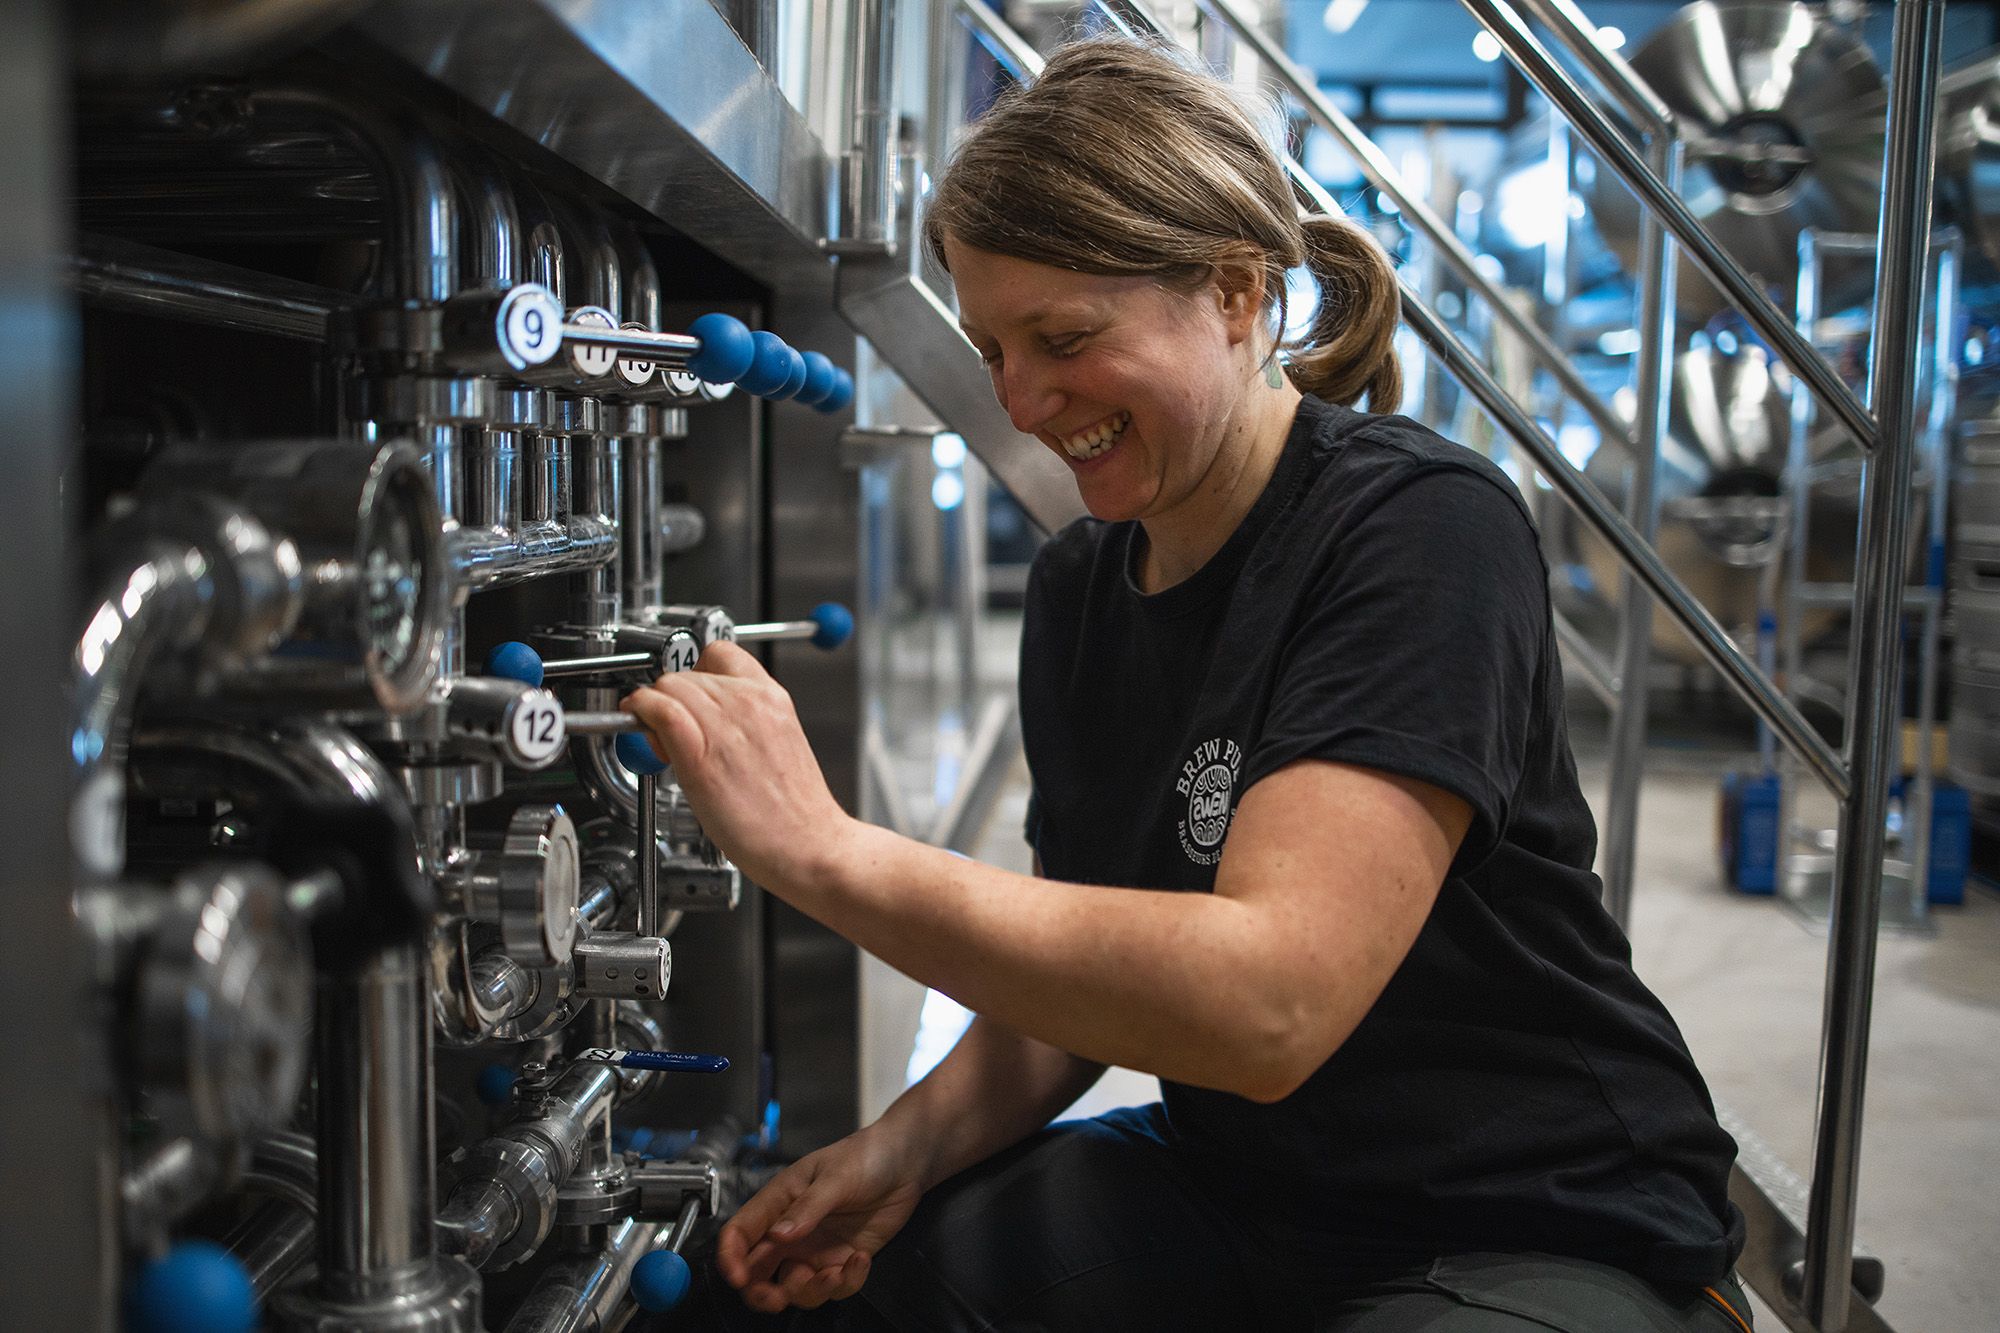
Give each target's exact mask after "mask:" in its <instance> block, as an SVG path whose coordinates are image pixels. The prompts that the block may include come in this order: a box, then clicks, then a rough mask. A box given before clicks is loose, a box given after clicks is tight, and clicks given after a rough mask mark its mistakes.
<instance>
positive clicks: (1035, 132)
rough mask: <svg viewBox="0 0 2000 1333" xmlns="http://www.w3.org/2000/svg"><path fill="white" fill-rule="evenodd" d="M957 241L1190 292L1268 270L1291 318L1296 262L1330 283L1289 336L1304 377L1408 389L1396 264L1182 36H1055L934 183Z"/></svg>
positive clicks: (1360, 387) (1303, 380)
mask: <svg viewBox="0 0 2000 1333" xmlns="http://www.w3.org/2000/svg"><path fill="white" fill-rule="evenodd" d="M924 236H925V242H926V244H927V245H928V246H929V248H930V251H931V253H932V255H933V256H934V257H935V258H936V259H937V261H938V263H939V264H940V265H945V266H946V267H947V269H948V268H949V265H946V264H945V255H944V239H945V237H946V236H950V237H952V238H954V239H955V240H957V241H959V242H960V243H961V244H964V245H968V246H971V247H972V248H974V249H977V250H985V251H988V252H990V253H992V254H998V255H1007V256H1010V257H1012V258H1016V259H1026V260H1031V261H1033V262H1035V263H1040V264H1049V265H1052V266H1054V267H1057V268H1066V269H1070V270H1073V271H1075V272H1078V273H1095V274H1106V275H1117V276H1127V277H1130V276H1148V277H1153V278H1156V279H1158V280H1159V281H1160V282H1162V283H1163V284H1166V285H1169V286H1173V287H1177V288H1183V289H1189V288H1193V287H1197V286H1199V285H1200V284H1201V283H1203V282H1206V281H1207V280H1208V279H1209V278H1211V277H1212V276H1214V275H1215V274H1216V273H1217V272H1218V271H1219V270H1226V269H1230V268H1235V269H1238V270H1243V269H1249V270H1253V271H1255V272H1258V273H1260V274H1261V275H1262V278H1263V283H1264V300H1265V309H1266V311H1267V312H1270V311H1275V312H1276V313H1277V316H1278V323H1279V325H1280V327H1282V323H1283V318H1284V311H1285V274H1286V272H1287V270H1289V269H1292V268H1294V267H1297V266H1298V265H1300V264H1304V265H1305V266H1306V268H1307V270H1308V271H1309V272H1310V273H1311V274H1312V276H1313V277H1314V278H1315V279H1316V280H1317V281H1318V283H1319V293H1320V295H1319V303H1318V305H1317V307H1316V308H1315V309H1314V311H1313V317H1312V322H1311V324H1310V326H1309V327H1308V329H1307V331H1306V333H1305V336H1304V337H1303V338H1301V339H1299V340H1297V341H1296V342H1294V343H1291V344H1288V345H1287V346H1286V353H1287V356H1286V361H1287V370H1288V371H1289V373H1290V375H1291V377H1292V381H1293V383H1295V384H1297V385H1298V387H1299V389H1300V390H1301V391H1302V392H1305V393H1309V394H1312V395H1314V396H1316V397H1319V398H1324V399H1326V400H1327V401H1329V402H1334V403H1339V404H1340V405H1342V406H1351V405H1353V404H1354V403H1357V402H1359V401H1360V399H1361V398H1362V396H1363V395H1364V394H1365V395H1366V396H1367V398H1368V404H1369V406H1370V407H1372V408H1374V409H1376V410H1377V411H1393V410H1394V409H1395V407H1396V404H1397V403H1398V402H1399V401H1400V399H1401V397H1402V384H1403V376H1402V370H1401V368H1400V367H1399V366H1398V365H1397V363H1396V354H1395V347H1394V338H1395V332H1396V322H1397V320H1398V318H1400V315H1401V309H1402V305H1401V300H1400V297H1399V294H1398V291H1397V287H1396V273H1395V269H1394V268H1393V267H1392V266H1391V265H1390V262H1389V257H1388V256H1387V255H1386V254H1384V253H1383V251H1382V247H1381V246H1379V245H1377V244H1376V243H1375V239H1374V238H1373V237H1372V236H1370V235H1369V234H1368V233H1367V232H1366V231H1364V230H1362V229H1361V228H1360V227H1358V226H1356V225H1355V224H1354V223H1352V222H1349V221H1348V220H1347V219H1345V218H1340V217H1330V216H1326V215H1315V216H1312V217H1306V218H1301V217H1300V216H1299V213H1298V208H1297V205H1296V204H1295V202H1294V200H1293V195H1292V189H1291V183H1290V181H1289V180H1288V179H1287V177H1286V175H1285V170H1284V168H1283V166H1282V165H1280V163H1279V161H1278V157H1277V154H1276V153H1274V152H1273V151H1272V149H1271V147H1270V145H1269V144H1268V143H1267V142H1266V141H1265V139H1264V136H1263V135H1262V134H1261V133H1259V131H1258V128H1257V124H1256V121H1255V119H1254V118H1253V117H1252V116H1251V114H1250V113H1249V111H1248V110H1246V108H1245V107H1244V106H1243V105H1242V104H1241V103H1240V102H1239V101H1238V100H1237V98H1236V96H1235V94H1233V93H1232V92H1231V91H1230V90H1229V89H1228V88H1226V87H1224V86H1223V85H1222V84H1221V83H1219V82H1217V81H1216V80H1215V79H1214V78H1212V77H1210V76H1209V75H1208V74H1207V73H1205V72H1203V71H1200V70H1198V69H1195V68H1191V67H1190V66H1189V65H1188V64H1186V63H1184V61H1183V60H1182V59H1181V58H1180V57H1179V56H1178V55H1177V53H1175V52H1173V51H1172V50H1171V48H1168V47H1165V46H1162V45H1159V44H1155V43H1150V42H1136V41H1132V40H1129V39H1126V38H1093V39H1090V40H1088V41H1082V42H1076V43H1074V44H1072V45H1069V46H1065V47H1063V48H1062V49H1060V50H1058V51H1057V52H1056V53H1055V54H1054V55H1053V56H1051V57H1050V59H1049V62H1048V66H1047V68H1046V69H1044V70H1043V71H1042V75H1041V77H1040V78H1039V79H1037V80H1036V81H1035V82H1034V84H1033V85H1031V86H1029V87H1025V88H1018V89H1015V90H1012V91H1010V92H1008V93H1007V94H1005V95H1004V96H1002V97H1001V99H1000V100H999V101H998V102H996V103H995V104H994V106H993V109H992V110H991V111H989V112H987V113H986V115H984V116H983V117H981V118H980V119H979V121H978V122H977V123H975V124H974V125H973V127H972V129H971V132H970V133H969V134H968V136H967V137H966V139H965V142H964V143H963V144H961V145H960V146H959V149H958V151H957V152H956V153H954V154H953V155H952V159H951V164H950V165H949V166H948V167H947V168H946V169H945V172H944V176H943V179H941V180H940V181H939V182H938V184H937V187H936V190H935V192H934V194H933V196H932V198H931V202H930V209H929V213H928V215H927V217H926V220H925V224H924Z"/></svg>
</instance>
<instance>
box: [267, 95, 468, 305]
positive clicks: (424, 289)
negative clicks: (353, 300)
mask: <svg viewBox="0 0 2000 1333" xmlns="http://www.w3.org/2000/svg"><path fill="white" fill-rule="evenodd" d="M249 101H250V106H251V109H252V110H253V112H256V113H258V114H260V115H265V114H268V115H271V116H273V117H275V118H278V119H280V120H282V119H284V118H286V117H292V118H296V119H300V120H305V121H311V122H330V123H331V124H333V125H334V126H335V127H336V128H337V129H338V130H339V131H340V132H341V133H342V134H344V135H345V136H346V137H347V138H348V139H349V140H350V141H351V142H352V143H353V144H354V145H355V147H357V148H358V149H360V151H361V154H362V156H363V157H364V158H366V159H367V161H368V165H369V167H370V169H371V170H372V171H373V172H374V174H375V176H376V178H377V179H378V180H380V181H381V182H382V190H383V194H384V196H385V199H386V205H387V211H388V224H389V225H388V235H387V237H386V244H385V247H384V249H385V255H386V261H387V262H385V263H384V264H383V265H382V268H381V270H380V273H381V274H382V275H384V276H386V278H387V285H388V288H389V290H387V291H385V292H382V293H380V294H381V295H384V296H390V297H396V298H400V299H403V300H411V301H443V300H446V299H448V298H449V297H450V296H451V295H452V292H453V291H454V290H455V284H456V283H457V280H458V198H457V195H456V194H455V193H454V191H453V189H452V181H451V172H450V170H449V168H448V167H447V166H446V163H445V157H444V154H443V152H442V151H440V149H439V147H438V144H437V141H436V140H435V139H433V138H432V137H431V135H430V134H429V133H428V132H427V131H425V130H424V129H423V128H422V127H421V126H419V125H417V124H415V123H414V122H412V121H409V120H405V119H403V118H400V117H392V116H389V115H385V114H382V113H380V112H376V111H373V110H370V109H368V108H365V107H361V106H357V105H355V104H353V103H350V102H343V101H341V100H339V99H337V98H335V97H333V96H331V95H329V94H327V93H323V92H319V91H317V90H314V89H304V88H266V89H259V90H257V91H255V92H253V93H251V94H250V98H249Z"/></svg>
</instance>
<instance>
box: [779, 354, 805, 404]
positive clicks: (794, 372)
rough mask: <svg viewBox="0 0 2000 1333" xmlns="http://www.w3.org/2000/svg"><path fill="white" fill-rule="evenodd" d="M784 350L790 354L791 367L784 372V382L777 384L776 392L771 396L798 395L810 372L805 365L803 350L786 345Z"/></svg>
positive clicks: (787, 396) (792, 396)
mask: <svg viewBox="0 0 2000 1333" xmlns="http://www.w3.org/2000/svg"><path fill="white" fill-rule="evenodd" d="M785 350H786V351H787V352H790V353H791V354H792V358H791V369H790V370H789V371H787V372H786V374H785V382H784V383H783V384H781V385H779V386H778V391H777V392H776V393H774V394H772V395H771V396H772V397H773V398H796V397H798V396H799V394H800V393H802V392H803V391H804V390H805V387H806V378H807V377H808V376H809V375H810V374H811V373H812V372H811V369H810V367H808V366H807V365H806V358H805V354H804V353H803V352H801V351H799V349H798V348H796V347H787V348H786V349H785Z"/></svg>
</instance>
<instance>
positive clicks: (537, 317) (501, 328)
mask: <svg viewBox="0 0 2000 1333" xmlns="http://www.w3.org/2000/svg"><path fill="white" fill-rule="evenodd" d="M562 322H563V320H562V306H560V305H558V304H557V303H556V298H555V297H553V296H551V295H549V292H548V289H547V288H546V287H541V286H537V285H536V284H535V283H532V282H529V283H523V284H522V285H521V286H519V287H512V288H509V289H508V291H507V295H506V296H504V297H502V298H501V301H500V314H499V317H498V318H497V319H495V320H494V331H495V332H496V333H497V334H498V335H499V338H500V354H501V355H502V356H504V357H506V358H507V364H508V365H510V366H512V367H514V369H516V370H526V369H527V368H528V367H529V366H539V365H541V364H542V363H543V362H544V361H547V360H548V359H549V358H550V357H552V356H554V355H555V354H556V349H557V348H558V347H560V346H562Z"/></svg>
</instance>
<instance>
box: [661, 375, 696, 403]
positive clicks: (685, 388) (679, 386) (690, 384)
mask: <svg viewBox="0 0 2000 1333" xmlns="http://www.w3.org/2000/svg"><path fill="white" fill-rule="evenodd" d="M667 387H668V388H669V389H672V390H673V391H674V393H675V395H676V396H678V397H681V398H693V397H695V396H697V395H698V394H700V393H701V377H700V376H699V375H696V374H695V373H694V372H692V371H688V370H670V371H668V372H667Z"/></svg>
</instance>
